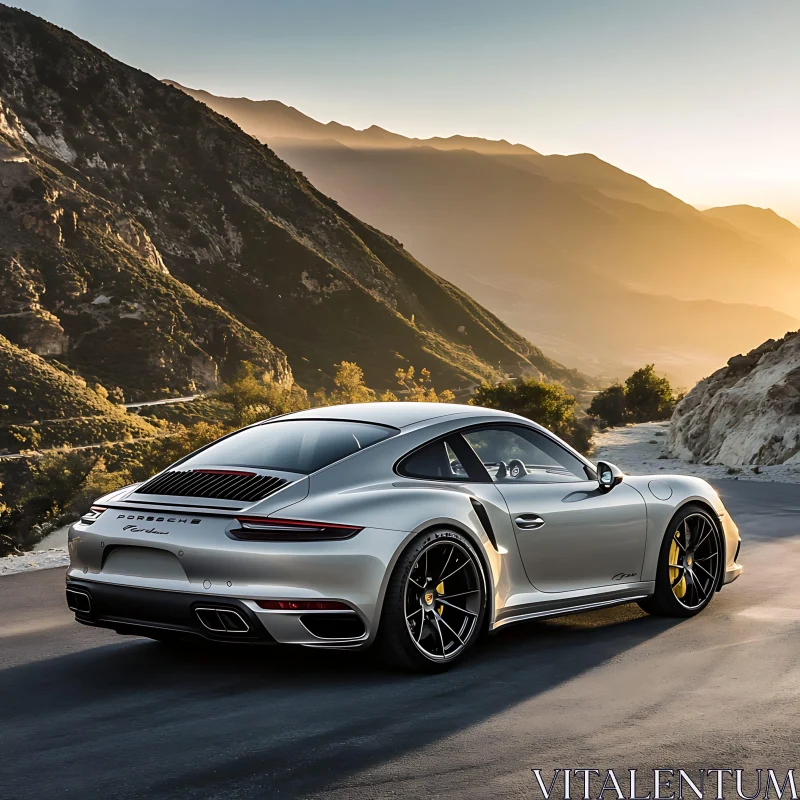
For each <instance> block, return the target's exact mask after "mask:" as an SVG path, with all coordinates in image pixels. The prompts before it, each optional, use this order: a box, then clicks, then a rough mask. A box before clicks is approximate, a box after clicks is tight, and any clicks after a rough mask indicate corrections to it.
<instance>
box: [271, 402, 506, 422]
mask: <svg viewBox="0 0 800 800" xmlns="http://www.w3.org/2000/svg"><path fill="white" fill-rule="evenodd" d="M455 414H473V415H475V416H485V415H487V414H488V415H492V416H495V415H496V416H501V417H507V418H510V419H519V417H517V415H516V414H509V413H507V412H506V411H498V410H497V409H493V408H483V407H481V406H468V405H461V404H458V403H403V402H395V403H350V404H347V405H340V406H324V407H322V408H309V409H307V410H305V411H298V412H296V413H294V414H287V415H286V416H285V417H282V418H281V419H340V420H353V421H354V422H371V423H373V424H376V425H391V426H392V427H395V428H405V427H408V426H409V425H416V424H418V423H420V422H426V421H428V420H431V421H433V420H435V419H439V418H441V417H450V416H453V415H455Z"/></svg>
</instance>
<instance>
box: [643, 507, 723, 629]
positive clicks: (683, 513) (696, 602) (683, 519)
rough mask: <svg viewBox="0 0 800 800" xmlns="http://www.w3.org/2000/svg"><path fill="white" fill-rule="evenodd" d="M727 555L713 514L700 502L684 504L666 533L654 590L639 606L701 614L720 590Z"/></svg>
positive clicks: (659, 612)
mask: <svg viewBox="0 0 800 800" xmlns="http://www.w3.org/2000/svg"><path fill="white" fill-rule="evenodd" d="M687 542H688V544H687ZM724 556H725V551H724V548H723V546H722V531H721V530H720V526H719V523H718V522H717V520H716V519H714V516H713V514H711V513H709V512H708V511H707V510H706V509H705V508H703V507H701V506H697V505H693V504H690V505H687V506H684V507H683V508H682V509H680V511H678V513H677V514H675V516H674V517H673V518H672V519H671V520H670V523H669V526H668V527H667V531H666V533H665V534H664V541H663V542H662V543H661V549H660V551H659V554H658V566H657V567H656V589H655V593H654V594H653V595H651V596H650V597H648V598H646V599H645V600H641V601H640V602H639V607H640V608H642V609H643V610H644V611H646V612H647V613H648V614H652V615H654V616H660V617H683V618H686V617H693V616H695V615H696V614H699V613H700V612H701V611H702V610H703V609H704V608H705V607H706V606H707V605H708V604H709V603H710V602H711V600H712V598H713V597H714V593H715V592H716V591H717V588H718V586H719V577H720V570H722V569H724V563H723V560H724Z"/></svg>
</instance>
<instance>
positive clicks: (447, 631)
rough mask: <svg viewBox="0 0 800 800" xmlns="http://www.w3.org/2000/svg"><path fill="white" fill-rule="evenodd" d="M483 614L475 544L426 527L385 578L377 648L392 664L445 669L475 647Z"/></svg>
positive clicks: (483, 579)
mask: <svg viewBox="0 0 800 800" xmlns="http://www.w3.org/2000/svg"><path fill="white" fill-rule="evenodd" d="M445 584H446V585H445ZM485 617H486V577H485V575H484V572H483V567H482V564H481V559H480V558H479V557H478V554H477V552H476V551H475V548H474V546H473V545H472V543H471V542H470V541H469V540H468V539H467V538H466V536H463V535H462V534H460V533H457V532H456V531H452V530H447V529H438V530H433V531H429V532H428V533H424V534H421V535H420V536H418V537H417V538H416V539H415V540H414V541H413V542H411V544H410V545H409V546H408V547H407V548H406V550H405V551H404V552H403V554H402V555H401V556H400V558H399V559H398V561H397V564H396V565H395V568H394V570H393V572H392V575H391V577H390V578H389V584H388V586H387V587H386V597H385V598H384V602H383V610H382V612H381V620H380V625H379V630H378V641H377V645H378V649H379V652H380V654H381V656H382V657H383V659H384V661H386V662H388V663H389V664H390V665H391V666H393V667H396V668H399V669H402V670H405V671H411V672H429V673H437V672H444V671H445V670H448V669H450V668H451V667H453V666H454V665H455V664H457V663H459V662H460V661H462V660H463V659H464V657H465V656H466V655H467V654H468V653H469V651H470V650H471V649H472V648H473V647H474V646H475V643H476V641H477V640H478V638H479V636H480V633H481V630H482V628H483V625H484V620H485Z"/></svg>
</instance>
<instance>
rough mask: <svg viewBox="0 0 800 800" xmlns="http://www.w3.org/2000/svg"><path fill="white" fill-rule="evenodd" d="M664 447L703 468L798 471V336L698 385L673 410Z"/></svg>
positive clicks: (735, 361)
mask: <svg viewBox="0 0 800 800" xmlns="http://www.w3.org/2000/svg"><path fill="white" fill-rule="evenodd" d="M669 444H670V448H671V450H672V451H673V452H674V453H675V454H676V455H678V456H680V457H682V458H689V459H693V460H696V461H701V462H703V463H715V464H728V465H730V466H735V465H739V464H766V465H770V464H797V465H800V332H798V333H793V334H789V335H787V336H785V337H784V338H782V339H780V340H778V341H776V340H774V339H770V340H768V341H766V342H764V343H763V344H762V345H760V346H759V347H756V348H754V349H753V350H751V351H750V352H749V353H747V354H746V355H738V356H734V357H733V358H731V359H730V360H729V361H728V365H727V366H726V367H723V368H722V369H720V370H718V371H717V372H715V373H714V374H713V375H711V376H710V377H709V378H706V379H705V380H703V381H701V382H700V383H698V384H697V386H695V387H694V389H692V391H691V392H689V394H688V395H686V397H685V398H684V399H683V400H682V401H681V402H680V403H679V404H678V406H677V408H676V409H675V413H674V415H673V418H672V425H671V427H670V439H669Z"/></svg>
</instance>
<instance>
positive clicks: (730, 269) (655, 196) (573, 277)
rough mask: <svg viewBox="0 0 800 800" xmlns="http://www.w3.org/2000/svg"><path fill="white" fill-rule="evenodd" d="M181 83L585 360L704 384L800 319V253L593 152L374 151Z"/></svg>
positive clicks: (307, 123)
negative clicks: (650, 366)
mask: <svg viewBox="0 0 800 800" xmlns="http://www.w3.org/2000/svg"><path fill="white" fill-rule="evenodd" d="M184 91H187V92H189V93H191V94H192V96H195V97H197V98H198V99H201V100H203V101H204V102H206V103H208V104H209V105H210V106H211V107H213V108H215V109H217V110H219V111H220V113H226V114H228V115H230V116H231V118H232V119H233V120H234V121H236V122H237V123H239V124H241V125H242V126H243V127H244V128H245V129H246V130H248V131H249V132H251V133H253V134H254V135H256V136H258V137H259V138H261V139H262V140H263V141H265V142H268V143H269V145H270V146H271V147H272V148H274V149H275V151H276V152H277V153H278V154H279V155H280V156H281V157H283V158H285V159H286V160H287V162H289V163H290V164H292V166H294V167H296V168H297V169H299V170H301V171H302V172H303V173H304V174H306V175H307V176H308V177H309V178H310V179H311V180H312V181H313V182H314V183H315V185H317V186H318V187H319V188H320V189H321V190H322V191H323V192H325V193H326V194H329V195H331V196H332V197H335V198H336V199H337V200H338V201H339V203H341V205H342V206H344V207H346V208H348V209H349V210H351V211H353V212H354V213H356V214H357V215H359V216H360V217H362V218H364V219H365V220H366V221H367V222H368V223H370V224H373V225H375V226H377V227H379V228H381V229H383V230H388V231H391V233H392V234H393V235H395V236H397V237H398V238H399V239H400V240H401V241H402V242H404V243H405V245H406V246H408V247H409V248H410V249H411V250H413V251H414V252H415V253H417V254H418V255H419V256H420V257H421V258H422V259H423V260H424V261H425V263H427V264H428V265H429V266H430V267H431V268H433V269H434V270H436V272H437V273H439V274H440V275H442V276H443V277H445V278H446V279H448V280H451V281H453V282H454V283H455V284H456V285H458V286H459V287H460V288H462V289H463V290H465V291H467V292H469V293H470V294H471V295H472V296H473V297H475V298H477V299H478V300H479V301H480V302H481V303H483V304H484V305H486V306H487V307H488V308H490V309H491V310H492V311H493V312H494V313H496V314H497V315H498V316H499V317H500V318H501V319H503V320H504V321H505V322H506V323H508V324H510V325H511V326H512V327H514V328H515V329H516V330H519V331H520V332H521V333H523V334H524V335H525V336H527V337H529V338H532V339H533V340H534V341H537V342H539V343H540V344H541V346H543V347H545V348H546V349H547V350H548V351H549V352H551V353H553V354H554V355H555V356H556V357H557V358H559V359H560V360H562V361H567V362H568V363H571V364H574V365H576V366H578V367H579V368H580V369H583V370H589V371H591V372H593V373H594V374H605V375H612V376H623V375H624V374H626V372H629V371H630V370H631V369H632V368H636V367H637V366H640V365H641V364H642V363H643V362H648V361H655V362H656V364H657V365H658V366H659V367H660V368H661V369H664V370H667V371H668V372H669V373H670V374H671V376H672V377H673V378H675V379H676V380H677V381H678V382H679V383H693V382H694V381H696V380H697V379H699V378H700V377H702V376H704V375H708V374H709V373H710V372H712V371H713V370H714V369H716V368H717V367H718V366H719V364H721V363H724V362H725V359H726V358H727V356H728V354H729V353H730V351H731V349H732V348H736V349H749V348H750V347H752V346H753V344H754V343H756V342H759V341H763V340H764V339H765V338H768V337H775V336H781V335H783V334H784V333H785V332H786V331H787V330H791V329H795V328H797V327H798V326H800V322H799V321H798V319H797V316H796V315H797V313H798V309H800V281H798V280H797V277H798V274H799V273H800V259H795V258H794V257H793V256H792V255H791V253H790V252H789V251H787V250H785V249H783V250H776V249H775V247H773V246H771V245H770V244H768V243H766V242H765V241H763V240H762V239H760V238H757V237H754V236H753V235H752V233H751V232H749V231H748V230H745V229H740V228H738V227H736V226H735V225H732V224H727V223H725V222H723V221H722V220H719V219H716V218H712V216H710V215H708V214H704V213H702V212H700V211H698V210H697V209H695V208H694V207H692V206H690V205H688V204H687V203H684V202H682V201H681V200H679V199H678V198H676V197H674V196H672V195H670V194H669V193H668V192H665V191H663V190H661V189H658V188H656V187H653V186H651V185H650V184H648V183H646V182H645V181H643V180H641V179H640V178H637V177H636V176H633V175H630V174H628V173H626V172H624V171H622V170H620V169H618V168H616V167H614V166H612V165H611V164H607V163H606V162H604V161H602V160H600V159H598V158H596V157H595V156H592V155H590V154H578V155H574V156H544V155H541V154H539V153H536V152H535V151H531V150H528V151H527V152H520V151H516V152H513V153H511V152H506V153H499V154H498V153H495V152H493V150H492V147H493V146H494V143H486V142H482V141H480V140H478V141H477V143H476V141H475V140H469V142H467V141H464V142H462V145H463V147H462V149H457V150H453V149H450V148H447V149H445V148H443V147H441V146H440V142H439V141H437V140H427V141H426V142H425V143H423V142H420V141H419V140H412V139H408V138H405V137H400V136H398V135H396V134H391V135H390V137H391V142H392V146H391V147H386V146H378V145H376V144H374V143H373V142H372V141H371V140H368V139H365V138H359V136H363V135H365V134H366V132H362V131H354V130H353V129H352V128H347V127H346V126H340V125H339V124H338V123H328V124H326V125H323V124H322V123H318V122H316V121H315V120H311V119H310V118H309V117H306V116H305V115H302V114H300V112H298V111H296V110H295V109H291V112H292V113H293V115H299V116H298V118H302V125H301V126H298V127H295V128H294V129H293V131H289V130H288V129H287V127H286V126H285V125H282V124H281V123H280V120H281V118H282V114H283V113H284V112H285V111H287V110H288V107H286V106H282V104H280V103H277V102H276V101H264V102H260V103H254V102H253V101H246V100H243V99H230V98H219V97H215V96H213V95H209V94H208V93H207V92H200V91H196V90H190V89H185V88H184ZM244 108H246V109H248V115H247V116H245V115H242V116H239V115H240V114H241V112H242V109H244ZM370 130H372V129H367V131H370ZM288 133H291V134H292V135H291V137H287V136H286V134H288ZM384 133H386V132H384ZM514 147H517V146H516V145H515V146H514ZM754 276H757V279H755V278H754ZM775 309H778V310H775ZM601 331H602V335H601V334H600V332H601Z"/></svg>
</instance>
